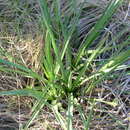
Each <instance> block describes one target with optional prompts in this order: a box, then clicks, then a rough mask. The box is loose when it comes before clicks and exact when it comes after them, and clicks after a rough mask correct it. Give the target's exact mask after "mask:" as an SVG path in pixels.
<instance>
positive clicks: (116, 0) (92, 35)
mask: <svg viewBox="0 0 130 130" xmlns="http://www.w3.org/2000/svg"><path fill="white" fill-rule="evenodd" d="M122 2H123V0H112V1H111V2H110V4H109V5H108V7H107V8H106V10H105V12H104V14H103V15H102V17H101V18H100V19H99V20H98V22H97V23H96V24H95V26H94V27H93V28H92V29H91V31H90V32H89V35H88V36H87V37H86V40H85V43H84V44H82V46H81V47H80V48H79V51H78V55H77V58H76V62H75V65H77V64H78V63H79V60H80V58H81V56H82V54H83V53H84V51H85V49H86V48H88V47H89V46H90V45H91V44H92V42H93V41H94V40H95V39H96V38H97V37H98V36H99V34H100V31H101V30H102V29H103V28H104V27H105V25H106V24H107V23H108V22H109V20H110V19H111V17H112V15H113V13H114V12H115V11H116V9H117V8H118V7H119V6H120V5H121V4H122Z"/></svg>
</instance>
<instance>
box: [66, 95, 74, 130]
mask: <svg viewBox="0 0 130 130" xmlns="http://www.w3.org/2000/svg"><path fill="white" fill-rule="evenodd" d="M73 100H74V99H73V94H72V93H71V94H70V95H69V96H68V111H67V130H73V126H72V123H73V107H74V106H73Z"/></svg>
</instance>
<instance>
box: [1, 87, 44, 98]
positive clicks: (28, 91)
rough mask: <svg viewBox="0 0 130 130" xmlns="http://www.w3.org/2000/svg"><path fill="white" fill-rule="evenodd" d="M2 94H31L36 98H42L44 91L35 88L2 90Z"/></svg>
mask: <svg viewBox="0 0 130 130" xmlns="http://www.w3.org/2000/svg"><path fill="white" fill-rule="evenodd" d="M0 95H1V96H31V97H34V98H36V99H41V96H42V92H40V91H37V90H34V89H20V90H10V91H2V92H0Z"/></svg>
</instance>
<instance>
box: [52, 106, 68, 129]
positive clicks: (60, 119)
mask: <svg viewBox="0 0 130 130" xmlns="http://www.w3.org/2000/svg"><path fill="white" fill-rule="evenodd" d="M51 109H52V111H53V112H54V115H55V117H56V119H57V121H58V122H59V123H60V125H61V127H62V128H63V129H64V130H68V129H67V121H66V120H65V119H64V118H63V116H62V115H61V114H60V113H59V112H58V106H57V105H56V104H55V105H53V106H52V107H51Z"/></svg>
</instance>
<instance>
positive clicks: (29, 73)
mask: <svg viewBox="0 0 130 130" xmlns="http://www.w3.org/2000/svg"><path fill="white" fill-rule="evenodd" d="M122 3H123V0H112V1H111V2H110V3H109V4H108V6H107V8H106V10H105V11H104V13H103V15H102V16H101V17H100V18H99V20H98V21H97V22H96V24H94V25H93V27H92V29H91V30H90V31H89V32H88V34H87V35H86V36H85V37H84V38H83V40H81V41H79V45H78V46H79V47H77V48H75V49H74V51H73V48H74V44H75V43H76V40H78V38H77V37H75V33H76V32H77V24H78V22H79V19H80V16H81V13H82V9H83V8H84V7H83V6H82V4H80V5H77V3H76V2H75V1H74V0H71V1H70V3H69V5H68V6H69V7H68V10H69V12H70V14H69V15H67V16H66V15H64V11H63V10H61V5H60V1H59V0H54V1H53V2H52V3H51V4H50V3H49V2H47V1H46V0H39V5H40V8H41V16H40V23H41V27H42V30H43V39H44V40H43V44H44V45H43V48H42V51H41V54H40V73H39V72H35V70H33V69H30V68H27V67H26V66H23V65H20V64H16V63H13V62H10V61H7V60H4V59H0V63H1V65H0V70H1V71H3V72H7V73H12V72H13V73H18V74H20V75H22V76H25V77H29V78H32V79H34V84H33V85H30V86H27V87H26V88H24V89H20V90H12V91H2V92H0V95H19V96H31V97H34V98H36V103H35V104H34V106H33V108H32V116H31V118H30V120H29V121H28V122H27V123H26V125H25V126H22V128H21V129H28V127H29V126H30V124H31V123H32V122H33V120H34V119H35V118H36V116H37V115H38V113H39V112H40V110H41V109H42V108H43V107H44V106H47V107H48V108H50V109H51V110H52V111H53V113H54V115H55V117H56V119H57V121H58V122H59V123H60V125H61V127H62V128H63V129H65V130H72V129H73V117H74V110H75V109H77V111H78V112H79V113H80V116H81V119H82V122H83V127H84V129H85V130H88V129H89V128H90V124H91V121H92V118H93V116H94V113H93V110H94V107H95V105H96V102H103V103H106V104H108V105H111V106H115V102H107V101H104V100H102V99H94V98H91V94H92V93H93V92H94V91H95V88H96V87H97V86H99V85H100V84H101V83H103V81H104V80H106V79H107V78H110V76H111V75H113V73H114V72H116V71H119V70H120V71H121V69H119V68H120V65H122V64H123V63H124V62H125V61H127V60H128V58H129V55H130V50H129V49H124V48H125V47H127V46H128V45H129V43H130V37H129V36H128V37H127V39H126V40H125V41H123V42H122V43H120V44H117V45H115V46H112V43H113V42H115V41H117V40H118V39H119V38H120V37H121V36H122V35H123V34H124V33H126V32H127V31H128V29H127V28H125V29H124V30H122V31H121V32H119V33H118V34H117V35H116V36H115V37H114V38H113V39H111V40H109V39H110V33H109V32H105V33H103V35H101V33H102V32H103V29H104V28H105V27H106V26H107V25H108V23H109V21H110V20H111V18H112V16H113V14H114V13H115V11H116V10H117V9H118V8H119V7H120V6H121V4H122ZM77 6H81V7H80V9H79V10H78V9H77ZM49 7H51V9H49ZM99 36H101V37H100V38H99ZM95 41H96V44H95V43H94V42H95ZM107 41H109V42H108V43H107ZM106 43H107V44H108V45H110V46H107V47H106ZM114 48H118V50H117V51H115V52H114V53H110V54H109V57H108V58H107V56H106V60H105V61H101V60H100V58H99V57H102V55H103V54H104V53H106V52H110V51H111V50H113V49H114ZM90 51H91V52H90ZM89 52H90V53H89ZM122 69H124V68H122ZM85 95H87V96H89V97H88V98H87V101H88V103H89V105H90V111H89V113H88V115H86V113H85V112H84V111H83V108H82V105H81V104H80V103H79V102H80V100H81V99H82V98H80V97H82V96H85ZM63 100H65V101H66V102H67V104H62V103H61V101H63ZM63 105H65V106H64V111H65V113H66V116H63V115H62V114H61V113H60V112H59V110H60V109H61V108H62V107H63Z"/></svg>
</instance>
